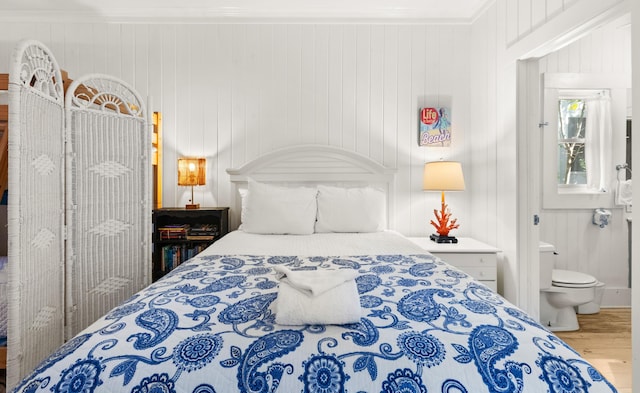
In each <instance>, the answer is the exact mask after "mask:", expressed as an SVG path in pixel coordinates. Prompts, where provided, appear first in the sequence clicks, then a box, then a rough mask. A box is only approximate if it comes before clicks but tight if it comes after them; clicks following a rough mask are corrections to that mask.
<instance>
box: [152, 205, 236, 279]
mask: <svg viewBox="0 0 640 393" xmlns="http://www.w3.org/2000/svg"><path fill="white" fill-rule="evenodd" d="M228 232H229V208H228V207H203V208H200V209H185V208H181V207H168V208H162V209H154V210H153V259H152V263H153V281H156V280H158V279H159V278H161V277H162V276H164V275H165V274H167V273H168V272H170V271H171V270H172V269H174V268H175V267H177V266H178V265H180V264H181V263H182V262H184V261H186V260H188V259H190V258H193V257H194V256H195V255H197V254H198V253H200V252H201V251H202V250H204V249H205V248H207V247H208V246H209V245H211V244H212V243H213V242H215V241H216V240H218V239H220V238H221V237H222V236H224V235H226V234H227V233H228Z"/></svg>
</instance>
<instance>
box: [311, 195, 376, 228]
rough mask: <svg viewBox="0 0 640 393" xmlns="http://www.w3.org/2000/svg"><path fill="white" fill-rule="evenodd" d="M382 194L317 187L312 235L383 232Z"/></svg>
mask: <svg viewBox="0 0 640 393" xmlns="http://www.w3.org/2000/svg"><path fill="white" fill-rule="evenodd" d="M386 210H387V208H386V201H385V194H384V191H382V190H380V189H377V188H373V187H352V188H343V187H331V186H322V185H319V186H318V220H317V221H316V228H315V231H316V232H379V231H383V230H384V229H385V226H386V225H385V221H386V220H385V217H386Z"/></svg>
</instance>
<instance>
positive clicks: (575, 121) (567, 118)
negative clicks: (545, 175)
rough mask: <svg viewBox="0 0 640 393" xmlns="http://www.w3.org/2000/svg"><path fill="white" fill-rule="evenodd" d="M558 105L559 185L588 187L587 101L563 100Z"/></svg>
mask: <svg viewBox="0 0 640 393" xmlns="http://www.w3.org/2000/svg"><path fill="white" fill-rule="evenodd" d="M558 104H559V106H558V185H560V186H566V185H574V186H575V185H586V184H587V165H586V162H585V157H584V153H585V124H586V116H587V113H586V111H585V109H586V108H585V106H586V105H585V101H584V100H583V99H571V98H569V99H567V98H561V99H560V100H558Z"/></svg>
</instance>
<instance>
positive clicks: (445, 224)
mask: <svg viewBox="0 0 640 393" xmlns="http://www.w3.org/2000/svg"><path fill="white" fill-rule="evenodd" d="M422 189H423V190H425V191H440V192H441V193H442V198H441V202H442V203H441V207H440V211H438V210H437V209H434V210H433V213H434V214H435V216H436V221H434V220H431V225H433V226H434V227H435V228H436V232H437V233H438V234H432V235H431V236H429V238H430V239H431V240H433V241H434V242H436V243H457V242H458V239H456V238H455V236H449V231H450V230H452V229H456V228H458V227H459V225H458V223H457V221H458V219H457V218H454V219H451V211H450V209H449V208H448V206H447V204H446V203H445V201H444V192H445V191H462V190H464V176H463V175H462V165H460V163H459V162H456V161H433V162H427V163H426V164H425V165H424V176H423V186H422Z"/></svg>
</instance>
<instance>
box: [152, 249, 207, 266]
mask: <svg viewBox="0 0 640 393" xmlns="http://www.w3.org/2000/svg"><path fill="white" fill-rule="evenodd" d="M206 247H207V246H206V245H203V244H199V245H195V246H187V245H186V244H181V245H169V246H164V247H162V253H161V260H160V270H161V271H162V272H163V273H166V272H169V271H171V270H173V269H175V268H176V267H178V266H180V265H181V264H182V263H183V262H186V261H187V260H189V259H191V258H193V257H195V256H196V255H198V254H199V253H200V252H202V250H204V249H205V248H206Z"/></svg>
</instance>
